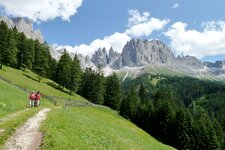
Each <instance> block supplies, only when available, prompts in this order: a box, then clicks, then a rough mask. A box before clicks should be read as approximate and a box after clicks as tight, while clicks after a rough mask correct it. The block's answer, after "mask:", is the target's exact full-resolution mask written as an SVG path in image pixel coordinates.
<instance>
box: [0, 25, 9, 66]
mask: <svg viewBox="0 0 225 150" xmlns="http://www.w3.org/2000/svg"><path fill="white" fill-rule="evenodd" d="M8 30H9V29H8V26H7V25H6V23H5V22H3V21H1V22H0V69H2V65H3V64H4V61H5V56H6V55H8V44H9V43H8V41H9V40H8Z"/></svg>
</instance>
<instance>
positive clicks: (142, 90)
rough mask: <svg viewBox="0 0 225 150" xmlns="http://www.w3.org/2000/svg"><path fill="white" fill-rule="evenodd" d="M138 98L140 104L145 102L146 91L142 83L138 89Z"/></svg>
mask: <svg viewBox="0 0 225 150" xmlns="http://www.w3.org/2000/svg"><path fill="white" fill-rule="evenodd" d="M139 97H140V99H141V101H142V102H144V101H146V100H147V91H146V89H145V87H144V84H143V83H142V84H141V86H140V89H139Z"/></svg>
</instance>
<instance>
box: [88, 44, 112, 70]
mask: <svg viewBox="0 0 225 150" xmlns="http://www.w3.org/2000/svg"><path fill="white" fill-rule="evenodd" d="M91 61H92V62H93V64H94V65H95V66H100V67H102V68H104V67H106V66H107V64H108V62H109V58H108V55H107V52H106V49H105V48H99V49H98V50H97V51H96V52H95V53H94V54H93V55H92V58H91Z"/></svg>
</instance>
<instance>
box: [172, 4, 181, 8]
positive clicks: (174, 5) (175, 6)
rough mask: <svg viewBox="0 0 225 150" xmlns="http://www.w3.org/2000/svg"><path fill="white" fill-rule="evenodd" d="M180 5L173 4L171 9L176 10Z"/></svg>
mask: <svg viewBox="0 0 225 150" xmlns="http://www.w3.org/2000/svg"><path fill="white" fill-rule="evenodd" d="M179 6H180V5H179V4H178V3H175V4H173V7H172V9H176V8H178V7H179Z"/></svg>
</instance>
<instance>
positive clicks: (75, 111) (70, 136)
mask: <svg viewBox="0 0 225 150" xmlns="http://www.w3.org/2000/svg"><path fill="white" fill-rule="evenodd" d="M41 130H42V131H43V132H44V133H45V138H44V140H43V145H42V147H41V149H43V150H45V149H58V150H60V149H71V150H72V149H120V150H121V149H134V150H137V149H146V150H151V149H152V150H155V149H173V148H171V147H169V146H167V145H164V144H162V143H160V142H158V141H156V140H155V139H154V138H152V137H151V136H150V135H149V134H147V133H146V132H144V131H143V130H141V129H140V128H138V127H137V126H135V125H134V124H133V123H131V122H130V121H127V120H125V119H124V118H122V117H120V116H119V115H117V114H116V113H115V112H114V111H112V110H110V109H106V108H93V107H85V108H84V107H82V108H79V107H74V108H71V109H63V108H61V109H53V110H52V111H51V112H50V113H49V114H48V119H47V120H46V121H45V122H44V124H43V125H42V129H41Z"/></svg>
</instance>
